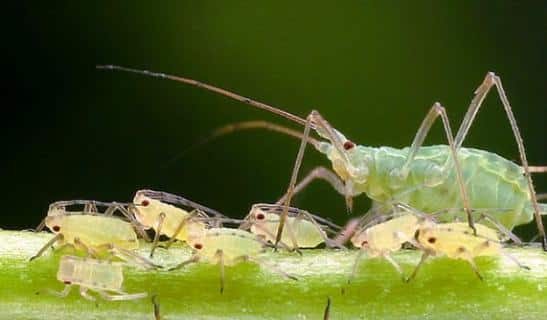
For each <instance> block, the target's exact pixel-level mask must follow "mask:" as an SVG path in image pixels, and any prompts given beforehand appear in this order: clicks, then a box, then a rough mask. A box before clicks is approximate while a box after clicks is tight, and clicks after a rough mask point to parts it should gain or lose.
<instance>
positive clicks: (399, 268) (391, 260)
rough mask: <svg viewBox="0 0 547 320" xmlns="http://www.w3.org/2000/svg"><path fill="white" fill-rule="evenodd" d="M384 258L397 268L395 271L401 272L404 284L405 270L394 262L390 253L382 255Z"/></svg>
mask: <svg viewBox="0 0 547 320" xmlns="http://www.w3.org/2000/svg"><path fill="white" fill-rule="evenodd" d="M382 257H384V258H385V259H386V260H387V261H388V262H389V263H391V265H392V266H393V267H394V268H395V270H397V272H399V274H400V275H401V279H402V280H403V282H404V281H406V279H405V274H404V272H403V269H401V266H400V265H399V264H398V263H397V261H395V260H393V258H392V257H391V256H390V255H389V253H386V254H384V255H382Z"/></svg>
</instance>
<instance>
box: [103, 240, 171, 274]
mask: <svg viewBox="0 0 547 320" xmlns="http://www.w3.org/2000/svg"><path fill="white" fill-rule="evenodd" d="M103 247H107V248H108V249H109V253H110V254H111V255H113V256H116V257H118V258H120V259H122V260H124V261H133V262H135V263H137V264H139V265H141V266H142V267H144V268H146V269H157V268H161V266H159V265H156V264H154V263H153V262H152V261H150V260H148V259H146V258H144V257H141V256H140V255H138V254H136V253H134V252H132V251H129V250H126V249H122V248H119V247H117V246H115V245H112V244H108V245H104V246H103Z"/></svg>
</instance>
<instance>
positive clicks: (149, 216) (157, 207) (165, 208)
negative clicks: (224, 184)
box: [133, 190, 210, 256]
mask: <svg viewBox="0 0 547 320" xmlns="http://www.w3.org/2000/svg"><path fill="white" fill-rule="evenodd" d="M156 197H158V198H160V199H164V198H165V199H168V200H171V201H175V200H174V199H183V200H185V201H187V200H186V199H184V198H180V197H178V196H175V195H171V194H168V193H164V192H159V191H152V190H140V191H137V193H136V194H135V197H134V198H133V204H134V205H135V207H134V210H133V213H134V215H135V218H136V219H137V221H138V222H139V223H140V224H141V225H143V226H144V228H145V229H154V231H155V233H156V235H155V237H154V243H153V245H152V250H151V251H150V256H153V254H154V250H155V249H156V247H157V245H158V240H159V236H160V235H165V236H167V237H169V238H171V240H170V241H169V242H168V244H167V246H169V245H170V244H171V243H172V242H173V241H174V240H180V241H183V242H188V239H190V238H192V237H201V236H202V234H203V232H204V231H205V229H206V228H207V227H208V225H207V223H206V222H205V221H204V220H203V219H199V218H200V217H202V218H203V216H205V214H204V213H203V212H202V211H201V210H199V209H195V210H193V211H190V212H188V211H186V210H184V209H181V208H179V207H176V206H174V205H172V204H169V203H166V202H163V201H161V200H160V199H157V198H156ZM175 197H176V198H175ZM179 203H180V201H179ZM191 204H194V205H197V204H195V203H191ZM197 206H198V207H201V206H199V205H197ZM209 210H210V209H209ZM205 217H207V216H205Z"/></svg>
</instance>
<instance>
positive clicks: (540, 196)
mask: <svg viewBox="0 0 547 320" xmlns="http://www.w3.org/2000/svg"><path fill="white" fill-rule="evenodd" d="M537 200H538V201H543V200H547V193H540V194H538V195H537Z"/></svg>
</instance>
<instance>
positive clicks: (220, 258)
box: [215, 249, 224, 294]
mask: <svg viewBox="0 0 547 320" xmlns="http://www.w3.org/2000/svg"><path fill="white" fill-rule="evenodd" d="M215 256H216V258H217V260H218V266H219V268H220V294H222V293H224V254H223V252H222V250H220V249H218V250H217V252H216V253H215Z"/></svg>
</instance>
